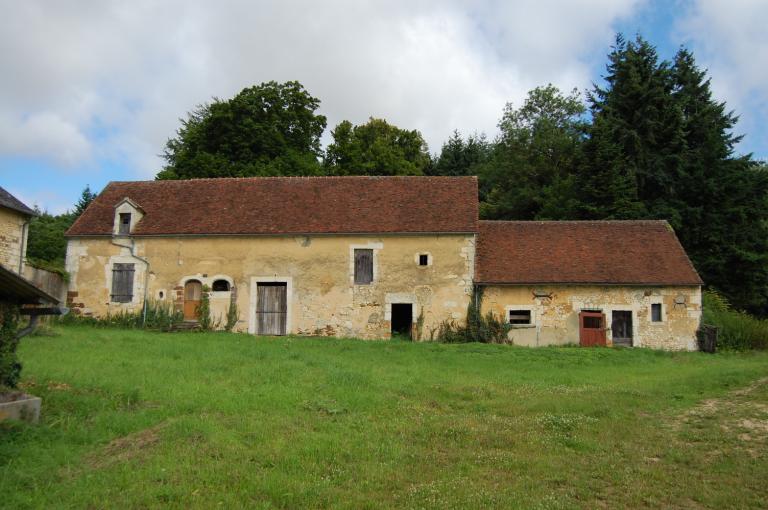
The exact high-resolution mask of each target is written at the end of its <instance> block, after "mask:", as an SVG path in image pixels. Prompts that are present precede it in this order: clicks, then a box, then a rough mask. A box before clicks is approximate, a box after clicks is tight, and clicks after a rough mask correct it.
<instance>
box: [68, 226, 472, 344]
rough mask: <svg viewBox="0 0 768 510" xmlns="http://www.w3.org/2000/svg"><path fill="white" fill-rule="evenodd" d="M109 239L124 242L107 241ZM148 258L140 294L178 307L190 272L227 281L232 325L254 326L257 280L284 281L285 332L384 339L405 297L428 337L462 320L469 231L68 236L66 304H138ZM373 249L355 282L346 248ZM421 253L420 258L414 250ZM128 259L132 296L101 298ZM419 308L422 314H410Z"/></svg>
mask: <svg viewBox="0 0 768 510" xmlns="http://www.w3.org/2000/svg"><path fill="white" fill-rule="evenodd" d="M114 243H118V244H121V245H123V246H116V245H115V244H114ZM132 245H133V250H134V251H133V253H135V254H136V255H138V256H139V257H142V258H146V259H147V260H148V261H149V264H150V268H149V277H148V296H149V297H150V298H153V299H158V300H171V301H172V302H174V304H175V305H176V306H177V307H181V306H182V305H183V288H184V284H185V283H186V282H187V281H188V280H191V279H195V280H199V281H200V282H201V283H203V284H204V285H208V286H209V287H210V286H212V283H213V281H214V280H216V279H226V280H228V281H229V282H230V283H231V285H232V289H233V290H232V291H231V292H232V294H233V295H234V299H235V302H236V303H237V305H238V308H239V310H240V321H239V323H238V325H237V327H236V329H237V330H239V331H251V332H255V303H254V301H255V299H256V298H255V296H256V292H255V289H256V285H257V283H258V282H260V281H261V282H269V281H276V282H285V283H287V288H288V310H287V312H288V313H287V315H288V317H287V320H288V326H287V328H288V333H294V334H311V335H334V336H354V337H361V338H388V337H389V336H390V327H391V323H390V320H391V309H392V307H391V305H392V304H393V303H411V304H412V305H413V322H414V333H415V335H416V336H418V337H420V338H426V337H428V336H429V331H430V330H431V329H435V328H437V326H438V324H439V323H440V322H441V321H444V320H459V321H460V320H463V319H464V317H465V314H466V308H467V304H468V302H469V298H470V295H471V292H472V275H473V272H474V236H472V235H461V234H446V235H412V236H405V235H403V236H397V235H392V236H375V235H371V236H351V235H350V236H297V237H294V236H263V237H213V236H211V237H162V238H160V237H158V238H149V237H145V238H135V239H134V238H127V237H119V238H108V237H99V238H95V237H94V238H86V237H83V238H71V239H69V242H68V246H67V263H66V266H67V271H68V272H69V273H70V277H71V278H70V284H69V293H68V297H69V302H70V306H71V307H72V308H73V309H74V310H76V312H75V313H82V314H85V315H96V316H98V315H104V314H106V313H107V312H109V311H112V312H115V311H117V310H120V309H134V310H135V309H138V308H140V307H141V305H142V302H143V295H144V281H145V276H146V266H145V264H144V263H143V262H141V261H140V260H138V259H136V258H134V257H132V255H131V246H132ZM355 248H368V249H372V250H373V253H374V257H373V258H374V281H373V283H371V284H370V285H355V284H354V249H355ZM420 254H427V255H428V256H429V257H428V259H429V263H428V265H427V266H420V265H419V263H418V262H419V255H420ZM124 262H128V263H131V262H133V263H134V264H135V274H134V291H133V300H132V302H131V303H124V304H123V303H110V290H111V278H112V276H111V267H112V264H114V263H124ZM232 294H230V293H229V292H216V293H211V295H210V296H211V309H212V315H213V317H214V319H217V318H219V317H222V318H223V317H224V315H225V314H226V309H227V307H228V306H229V300H230V296H231V295H232ZM420 316H422V317H423V320H422V321H419V317H420Z"/></svg>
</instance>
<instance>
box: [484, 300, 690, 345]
mask: <svg viewBox="0 0 768 510" xmlns="http://www.w3.org/2000/svg"><path fill="white" fill-rule="evenodd" d="M653 303H660V304H661V305H662V321H660V322H652V321H651V304H653ZM481 309H482V311H483V313H487V312H488V311H493V312H494V313H496V314H498V315H500V316H503V317H508V316H509V310H530V311H531V322H532V324H531V325H530V326H514V327H513V329H512V330H511V331H510V334H509V338H510V340H511V341H512V343H515V344H518V345H527V346H539V345H563V344H578V343H579V312H580V311H581V310H601V311H602V312H603V313H604V314H605V317H606V324H607V327H608V328H609V329H608V331H606V337H607V343H608V345H611V344H612V339H611V330H610V326H611V320H612V319H611V312H612V311H614V310H616V311H619V310H626V311H631V312H632V329H633V335H632V336H633V346H635V347H650V348H654V349H667V350H695V349H696V330H697V329H698V328H699V322H700V320H701V289H700V288H699V287H640V286H637V287H629V286H575V285H574V286H562V285H561V286H537V287H533V286H522V285H521V286H516V285H511V286H488V287H485V288H484V292H483V303H482V306H481Z"/></svg>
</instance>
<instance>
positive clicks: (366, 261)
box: [355, 249, 373, 285]
mask: <svg viewBox="0 0 768 510" xmlns="http://www.w3.org/2000/svg"><path fill="white" fill-rule="evenodd" d="M372 281H373V250H371V249H355V285H368V284H369V283H371V282H372Z"/></svg>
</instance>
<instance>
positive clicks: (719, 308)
mask: <svg viewBox="0 0 768 510" xmlns="http://www.w3.org/2000/svg"><path fill="white" fill-rule="evenodd" d="M702 322H703V323H704V324H709V325H712V326H716V327H717V329H718V334H717V335H718V336H717V346H718V348H720V349H732V350H740V351H742V350H747V349H768V320H763V319H758V318H756V317H753V316H752V315H750V314H748V313H746V312H742V311H739V310H734V309H733V308H732V307H731V305H730V303H728V300H727V299H726V298H725V297H723V296H722V294H719V293H718V292H715V291H711V290H710V291H705V292H704V310H703V313H702Z"/></svg>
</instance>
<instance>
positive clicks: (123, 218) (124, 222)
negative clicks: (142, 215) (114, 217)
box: [118, 213, 131, 234]
mask: <svg viewBox="0 0 768 510" xmlns="http://www.w3.org/2000/svg"><path fill="white" fill-rule="evenodd" d="M118 233H120V234H130V233H131V213H120V227H119V230H118Z"/></svg>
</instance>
